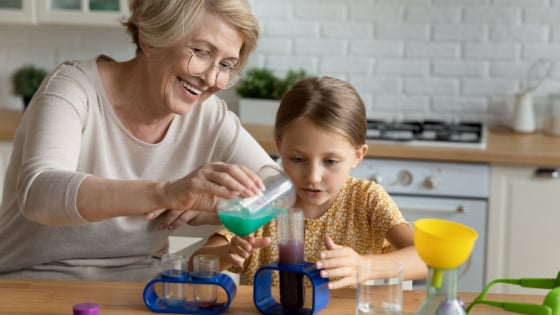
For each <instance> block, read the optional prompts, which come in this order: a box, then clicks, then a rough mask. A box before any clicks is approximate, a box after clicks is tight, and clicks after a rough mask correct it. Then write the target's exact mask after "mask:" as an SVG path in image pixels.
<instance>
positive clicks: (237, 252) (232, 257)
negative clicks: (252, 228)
mask: <svg viewBox="0 0 560 315" xmlns="http://www.w3.org/2000/svg"><path fill="white" fill-rule="evenodd" d="M270 242H271V240H270V238H269V237H263V238H255V237H254V236H245V237H239V236H234V237H233V238H232V239H231V243H230V244H229V251H228V254H227V256H226V257H225V258H226V260H227V261H228V262H229V263H230V264H231V265H233V266H237V267H243V263H244V262H245V259H247V258H249V256H251V255H252V254H253V253H254V252H255V251H257V250H259V249H261V248H264V247H267V246H268V245H270Z"/></svg>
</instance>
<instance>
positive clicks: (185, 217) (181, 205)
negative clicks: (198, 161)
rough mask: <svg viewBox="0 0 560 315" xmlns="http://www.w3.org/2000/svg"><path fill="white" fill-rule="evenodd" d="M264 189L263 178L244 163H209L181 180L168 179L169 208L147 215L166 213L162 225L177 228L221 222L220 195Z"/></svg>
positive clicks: (166, 200)
mask: <svg viewBox="0 0 560 315" xmlns="http://www.w3.org/2000/svg"><path fill="white" fill-rule="evenodd" d="M263 189H264V184H263V183H262V181H261V179H260V178H259V177H258V176H257V175H256V174H255V173H254V172H252V171H251V170H250V169H248V168H247V167H245V166H243V165H235V164H226V163H221V162H216V163H208V164H206V165H204V166H202V167H200V168H198V169H197V170H195V171H194V172H192V173H191V174H189V175H187V176H185V177H183V178H181V179H179V180H177V181H174V182H168V183H166V184H165V185H164V189H163V193H162V195H163V198H164V200H163V204H167V205H168V208H167V209H160V210H155V211H151V212H149V213H147V214H146V219H148V220H152V219H154V218H156V217H159V216H161V215H162V214H163V216H162V220H161V223H160V228H161V229H163V228H168V229H175V228H177V227H179V226H181V225H182V224H191V225H199V224H218V223H219V220H218V218H217V213H216V203H217V199H218V198H225V199H230V198H233V197H235V196H240V197H242V198H247V197H251V196H254V195H256V194H260V193H261V191H262V190H263ZM201 212H208V213H201Z"/></svg>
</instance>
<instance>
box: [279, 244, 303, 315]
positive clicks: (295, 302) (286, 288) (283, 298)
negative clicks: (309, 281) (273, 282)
mask: <svg viewBox="0 0 560 315" xmlns="http://www.w3.org/2000/svg"><path fill="white" fill-rule="evenodd" d="M278 251H279V262H280V263H281V264H284V265H299V264H302V263H303V262H304V260H303V242H301V241H292V240H290V241H286V242H285V243H283V244H278ZM304 302H305V285H304V283H303V274H301V273H295V272H289V271H280V303H281V304H282V306H283V307H284V309H285V310H286V311H288V312H295V311H297V310H299V309H301V308H302V307H303V304H304Z"/></svg>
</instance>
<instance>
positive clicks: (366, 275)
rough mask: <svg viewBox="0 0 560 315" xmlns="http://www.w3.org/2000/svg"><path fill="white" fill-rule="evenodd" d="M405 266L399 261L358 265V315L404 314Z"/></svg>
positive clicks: (368, 262) (369, 262)
mask: <svg viewBox="0 0 560 315" xmlns="http://www.w3.org/2000/svg"><path fill="white" fill-rule="evenodd" d="M402 280H403V266H402V263H400V262H399V261H392V260H383V261H376V262H372V261H369V260H368V261H365V262H364V263H361V264H358V279H357V290H356V314H357V315H365V314H395V315H400V314H402V303H403V297H402Z"/></svg>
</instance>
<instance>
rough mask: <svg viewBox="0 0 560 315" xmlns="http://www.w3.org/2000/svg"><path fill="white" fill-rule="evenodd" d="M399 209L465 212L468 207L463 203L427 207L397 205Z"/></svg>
mask: <svg viewBox="0 0 560 315" xmlns="http://www.w3.org/2000/svg"><path fill="white" fill-rule="evenodd" d="M399 209H401V210H408V211H414V212H439V213H467V212H469V208H467V207H466V206H464V205H458V206H457V207H445V206H429V207H418V206H399Z"/></svg>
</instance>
